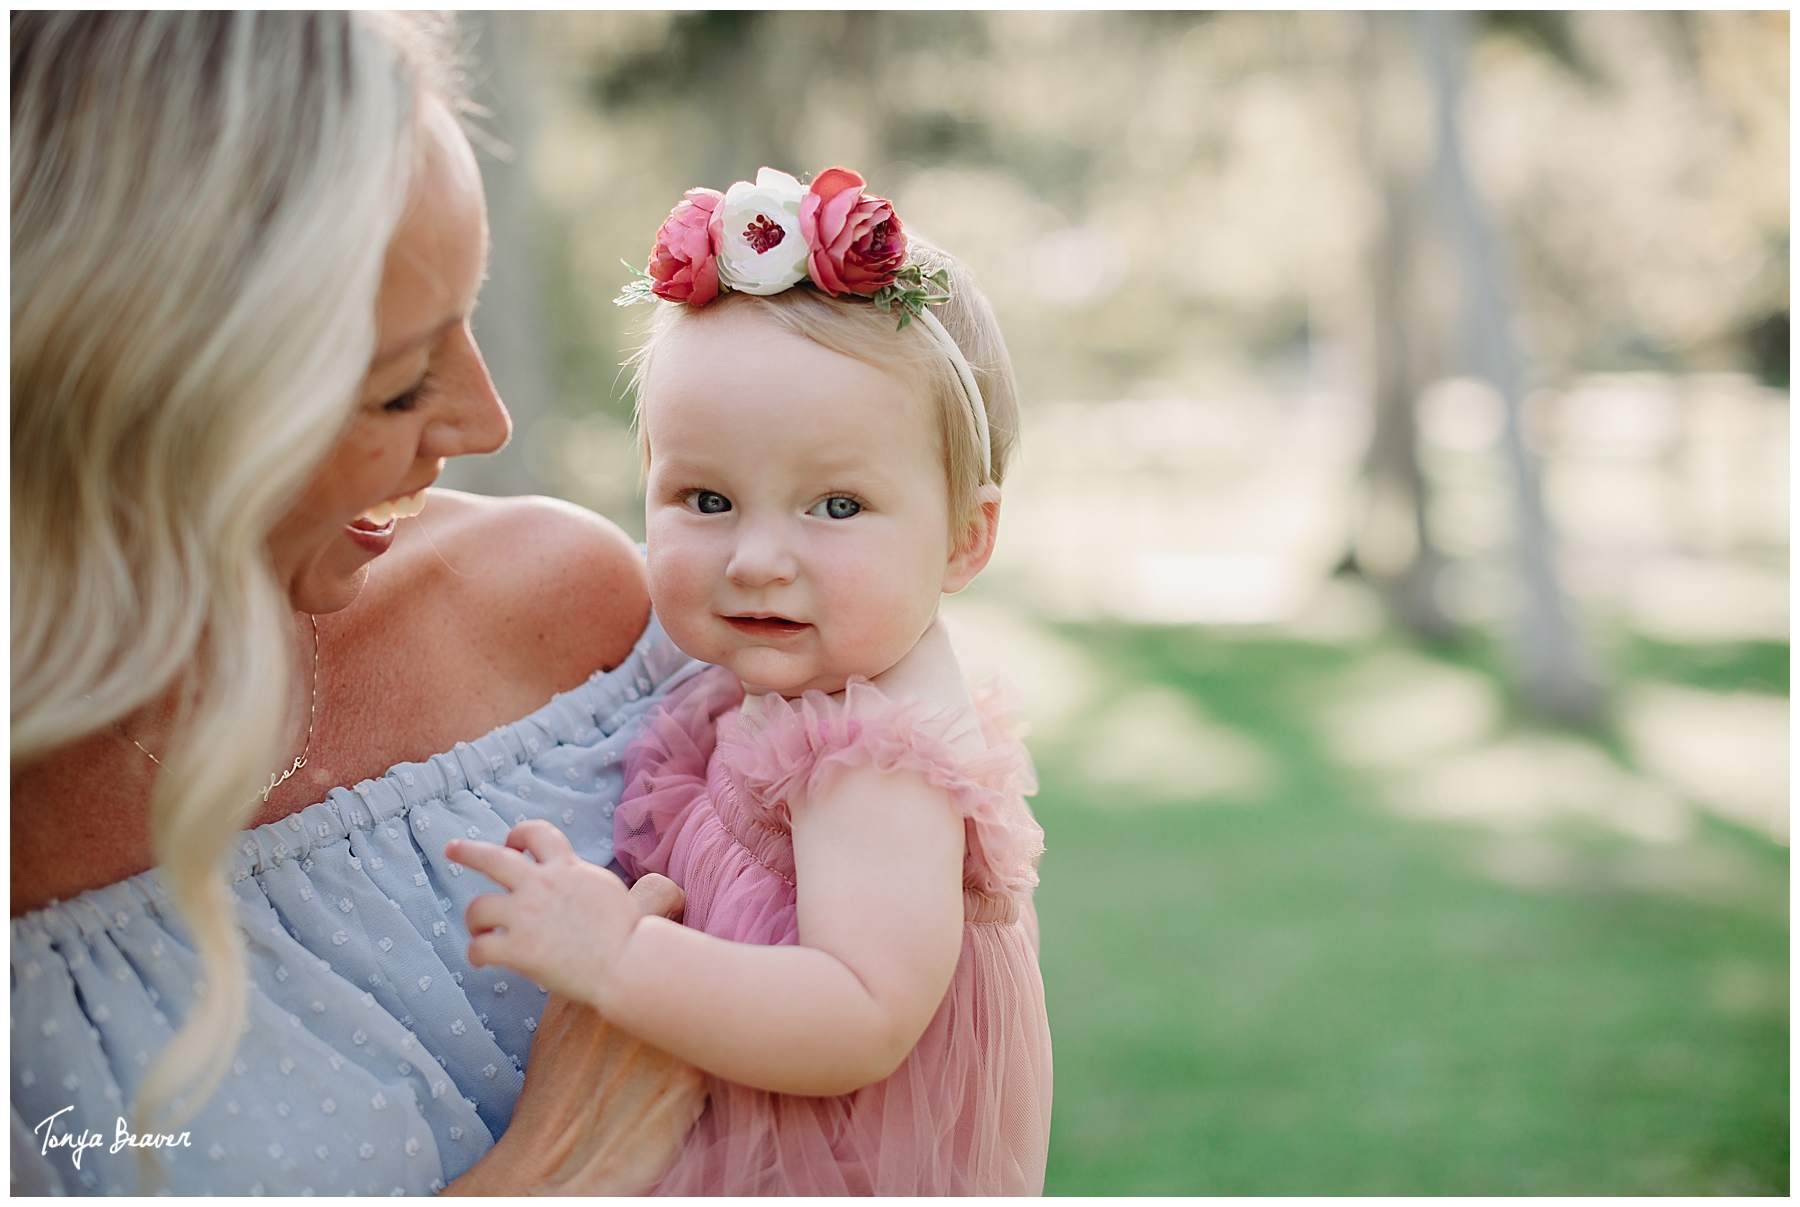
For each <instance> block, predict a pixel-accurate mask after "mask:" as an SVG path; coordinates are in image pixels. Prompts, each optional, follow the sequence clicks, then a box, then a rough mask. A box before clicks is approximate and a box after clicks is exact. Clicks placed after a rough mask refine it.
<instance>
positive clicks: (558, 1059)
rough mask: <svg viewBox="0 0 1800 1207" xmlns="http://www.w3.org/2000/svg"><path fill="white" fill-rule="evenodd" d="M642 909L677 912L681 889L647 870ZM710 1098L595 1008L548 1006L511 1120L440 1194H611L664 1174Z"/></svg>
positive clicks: (671, 1061) (701, 1083) (699, 1083)
mask: <svg viewBox="0 0 1800 1207" xmlns="http://www.w3.org/2000/svg"><path fill="white" fill-rule="evenodd" d="M631 897H632V900H633V901H634V902H636V904H637V906H638V907H639V908H640V909H642V911H643V912H644V914H645V915H646V916H648V915H657V916H661V917H666V918H670V919H677V918H679V917H680V916H681V909H682V902H683V898H682V892H681V889H680V888H678V887H676V885H675V882H674V881H672V880H670V879H668V878H667V877H664V876H658V875H654V874H652V875H648V876H645V877H644V878H643V879H641V880H639V881H638V882H637V883H636V884H635V885H633V886H632V889H631ZM705 1105H706V1085H705V1078H704V1077H703V1076H702V1074H701V1073H700V1071H699V1070H698V1069H696V1068H694V1067H693V1066H692V1065H690V1064H687V1063H685V1062H683V1061H680V1060H677V1059H676V1058H675V1057H673V1056H670V1055H669V1054H668V1053H667V1052H664V1051H662V1050H661V1049H659V1048H653V1047H651V1046H650V1045H648V1044H646V1043H643V1042H642V1041H640V1040H638V1039H635V1038H633V1037H632V1036H630V1035H627V1034H626V1033H625V1032H623V1031H620V1030H618V1029H617V1028H615V1027H614V1026H612V1024H610V1023H608V1022H607V1021H606V1020H605V1019H603V1018H601V1017H600V1015H599V1014H598V1012H596V1011H595V1010H594V1008H593V1007H592V1006H586V1005H582V1004H581V1003H579V1002H571V1001H569V1000H568V999H567V998H564V997H561V996H558V995H555V994H552V995H551V997H550V1000H549V1001H548V1002H546V1003H545V1005H544V1013H543V1016H542V1018H541V1019H540V1020H539V1022H538V1028H537V1034H536V1035H535V1036H534V1037H533V1040H532V1045H531V1060H530V1061H529V1062H528V1063H527V1064H526V1066H525V1088H524V1090H523V1091H522V1092H521V1093H520V1095H519V1101H518V1104H517V1105H516V1106H515V1107H514V1108H513V1116H512V1123H511V1125H510V1126H509V1127H508V1128H507V1129H506V1133H505V1134H504V1135H502V1136H501V1137H500V1139H499V1142H498V1143H496V1144H495V1145H494V1147H493V1148H491V1149H489V1150H488V1152H487V1155H486V1156H484V1157H482V1159H481V1160H480V1161H478V1162H476V1163H475V1165H474V1167H473V1168H472V1169H470V1170H469V1171H468V1172H467V1173H465V1174H464V1175H463V1176H462V1177H460V1178H458V1179H456V1181H454V1182H452V1183H451V1184H450V1187H449V1189H448V1190H446V1191H445V1193H446V1194H480V1195H493V1194H571V1195H572V1194H582V1195H614V1194H629V1193H632V1192H633V1191H639V1190H643V1189H644V1188H646V1187H647V1186H649V1184H650V1183H652V1182H654V1181H655V1180H656V1179H657V1178H658V1177H660V1176H661V1174H662V1172H663V1170H664V1169H665V1168H667V1166H668V1164H669V1159H670V1158H671V1157H673V1156H674V1154H675V1150H676V1148H677V1147H678V1146H679V1145H680V1143H681V1140H682V1138H683V1137H684V1136H686V1135H687V1132H688V1129H689V1128H690V1127H692V1126H693V1123H694V1120H695V1119H697V1118H699V1117H700V1111H701V1110H702V1108H704V1107H705Z"/></svg>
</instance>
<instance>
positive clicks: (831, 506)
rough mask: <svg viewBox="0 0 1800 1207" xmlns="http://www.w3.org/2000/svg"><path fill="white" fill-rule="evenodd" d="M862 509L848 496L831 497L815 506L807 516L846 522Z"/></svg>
mask: <svg viewBox="0 0 1800 1207" xmlns="http://www.w3.org/2000/svg"><path fill="white" fill-rule="evenodd" d="M862 509H863V507H862V504H861V503H858V502H857V501H856V500H855V499H852V498H851V497H850V496H848V495H832V496H831V497H830V498H829V499H826V500H825V501H824V502H822V503H820V504H818V505H816V506H815V507H814V508H813V509H812V511H811V512H810V513H809V514H811V515H816V516H825V517H827V518H829V519H833V520H847V519H849V518H850V517H851V516H853V515H855V514H856V513H857V512H859V511H861V510H862Z"/></svg>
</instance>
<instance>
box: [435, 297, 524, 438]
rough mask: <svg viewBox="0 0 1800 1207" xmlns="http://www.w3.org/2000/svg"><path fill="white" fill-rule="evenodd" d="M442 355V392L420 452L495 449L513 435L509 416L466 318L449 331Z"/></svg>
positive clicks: (440, 369)
mask: <svg viewBox="0 0 1800 1207" xmlns="http://www.w3.org/2000/svg"><path fill="white" fill-rule="evenodd" d="M442 355H443V357H444V360H445V362H446V363H444V364H443V365H442V366H441V367H440V368H439V369H438V371H439V372H440V373H442V375H443V378H444V383H443V388H442V393H441V395H440V402H439V406H438V411H437V415H436V416H435V417H434V421H433V423H432V425H431V427H430V428H429V429H428V431H427V433H426V436H425V443H426V444H427V445H428V446H429V447H426V448H421V449H420V450H419V451H420V453H421V455H424V456H432V457H461V456H465V455H467V454H469V453H492V452H496V451H498V450H499V449H501V448H502V447H504V446H505V444H506V442H507V441H508V440H510V439H512V416H511V415H509V414H507V412H506V404H505V403H504V402H501V401H500V394H499V392H498V391H496V390H495V389H494V379H493V378H492V377H490V376H488V371H487V362H486V361H484V360H482V358H481V349H480V348H479V347H477V346H476V344H475V336H474V333H473V332H471V331H470V330H469V325H468V323H467V321H465V322H464V323H463V325H462V328H461V329H460V330H459V331H456V332H454V333H452V335H451V338H450V340H449V341H447V343H446V345H445V346H444V349H443V353H442Z"/></svg>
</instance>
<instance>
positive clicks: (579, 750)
mask: <svg viewBox="0 0 1800 1207" xmlns="http://www.w3.org/2000/svg"><path fill="white" fill-rule="evenodd" d="M697 669H698V666H697V664H693V663H691V662H689V661H688V660H687V658H686V657H685V656H684V655H682V654H681V653H680V651H678V650H676V649H675V648H674V646H673V645H671V644H670V643H669V642H668V639H667V637H666V636H664V634H663V633H662V630H661V627H660V626H659V625H657V624H656V623H655V622H654V621H652V623H651V626H650V629H649V630H648V631H647V632H646V633H645V635H644V637H643V639H641V640H640V642H639V643H638V647H637V649H636V650H635V651H634V652H633V654H632V656H631V657H630V658H629V659H627V660H626V662H625V663H624V664H623V665H622V666H621V667H620V668H619V669H618V670H616V671H613V672H611V673H609V674H597V675H595V676H594V677H593V678H592V679H590V680H589V681H588V682H587V683H585V684H583V685H582V686H581V687H579V688H577V689H575V690H574V691H572V692H569V693H566V694H565V695H562V696H559V697H557V698H556V699H555V700H553V701H551V702H550V704H548V705H547V706H545V707H544V708H542V709H540V710H539V711H538V712H536V713H533V714H532V715H531V716H530V717H527V718H525V719H524V720H522V721H518V722H515V723H514V724H512V725H508V726H503V727H502V728H500V729H498V730H495V731H494V732H493V733H491V734H488V735H487V736H485V737H483V738H481V739H480V740H478V741H476V742H473V743H468V744H464V745H459V746H457V747H456V748H455V749H454V750H451V751H448V752H446V753H444V754H440V755H436V756H434V757H432V758H431V759H428V760H426V761H425V762H423V763H414V764H407V765H404V766H401V767H396V768H394V769H393V770H392V771H390V772H389V773H388V774H387V775H385V776H383V777H381V778H380V779H376V780H370V781H367V782H365V783H362V784H358V785H356V787H355V788H354V789H344V788H339V789H334V790H333V791H332V792H331V794H330V796H329V797H328V798H327V799H326V800H324V801H322V802H320V803H319V804H316V805H313V806H310V807H309V808H307V809H304V810H302V811H301V812H300V813H298V814H295V815H294V816H292V817H290V818H286V819H283V820H281V821H277V822H275V823H273V824H271V825H267V826H262V827H259V828H258V829H256V830H252V831H247V832H245V834H244V835H243V837H242V838H241V839H240V840H239V843H238V845H237V847H235V848H234V859H235V866H234V868H233V869H232V877H231V879H232V881H233V883H234V884H235V892H236V896H237V901H238V910H239V923H240V925H241V927H242V929H243V931H244V933H245V935H246V943H247V947H248V956H249V968H250V975H251V979H252V989H251V995H250V1018H249V1025H248V1027H247V1029H246V1031H245V1033H244V1035H243V1037H242V1039H241V1042H240V1044H239V1048H238V1051H237V1053H236V1055H235V1057H234V1059H233V1062H232V1065H231V1068H230V1071H229V1073H228V1074H227V1076H226V1078H225V1082H224V1084H223V1085H222V1086H221V1088H220V1090H219V1091H218V1092H216V1093H215V1094H214V1095H213V1096H212V1098H211V1099H209V1100H208V1101H207V1102H206V1103H205V1104H204V1105H203V1106H202V1107H201V1108H200V1111H199V1113H198V1114H197V1115H196V1116H195V1117H194V1119H193V1120H192V1121H191V1122H190V1123H188V1124H186V1125H185V1126H186V1127H187V1129H188V1130H189V1132H190V1133H191V1135H192V1140H193V1143H192V1146H191V1147H189V1148H186V1149H182V1148H172V1149H163V1150H160V1151H159V1160H160V1161H161V1164H162V1167H163V1170H164V1173H165V1176H166V1178H167V1180H168V1185H169V1187H170V1189H171V1190H173V1191H174V1192H175V1193H177V1194H265V1193H266V1194H294V1195H299V1194H312V1193H319V1194H346V1193H355V1194H388V1193H408V1194H429V1193H434V1192H435V1191H436V1190H438V1189H441V1188H442V1187H443V1186H444V1185H445V1184H447V1183H448V1182H449V1181H451V1180H453V1179H455V1178H456V1177H457V1176H458V1175H459V1174H461V1173H463V1172H464V1171H465V1170H467V1169H468V1168H469V1166H470V1165H472V1164H473V1163H474V1162H475V1160H476V1159H477V1158H479V1157H480V1156H481V1154H482V1153H484V1152H486V1151H487V1149H488V1148H489V1147H490V1146H491V1144H492V1142H493V1137H494V1136H496V1135H498V1134H499V1133H500V1132H501V1131H502V1130H504V1129H505V1127H506V1124H507V1122H508V1120H509V1119H510V1118H511V1115H512V1107H513V1103H514V1101H515V1100H516V1098H517V1097H518V1093H519V1087H520V1085H521V1084H522V1083H523V1075H522V1073H521V1071H520V1070H521V1067H522V1064H523V1062H524V1061H525V1060H528V1059H529V1054H530V1049H531V1037H532V1033H533V1032H534V1031H535V1030H536V1026H537V1017H536V1016H537V1013H538V1011H539V1010H540V1009H541V1006H540V1005H539V1004H538V1003H540V1002H541V1001H542V998H541V997H536V996H532V995H526V996H521V995H520V994H518V993H509V992H508V989H509V974H508V973H507V972H506V971H505V970H504V969H499V968H483V969H477V968H474V967H472V966H471V965H470V964H469V963H468V959H467V946H468V933H467V931H466V930H465V929H464V927H463V922H462V916H463V910H464V908H465V907H466V906H467V905H468V903H469V901H470V900H471V899H472V898H473V897H475V896H477V895H479V894H480V893H482V892H485V891H489V890H490V889H491V888H492V885H491V884H490V883H489V882H488V881H487V880H486V878H485V877H482V876H480V875H477V874H474V873H470V874H469V875H467V876H461V875H459V874H458V873H460V872H461V871H462V870H463V869H462V868H461V867H460V865H455V864H450V863H449V862H448V861H447V860H445V859H444V857H443V838H445V837H449V836H451V835H462V834H468V835H472V836H475V837H480V838H485V839H488V840H490V841H501V840H503V839H504V837H505V834H506V831H507V830H508V828H510V826H511V825H512V824H513V822H514V819H516V818H518V817H520V816H524V817H533V818H545V819H550V820H554V821H560V822H561V824H562V828H563V829H564V830H565V831H566V832H567V833H568V834H569V837H570V840H571V841H572V842H573V843H574V845H575V849H576V850H577V851H578V852H579V853H581V855H582V856H583V857H584V858H587V859H590V860H593V861H595V862H599V863H605V862H609V861H610V860H611V857H612V810H613V806H614V804H615V803H616V802H617V799H618V795H619V791H620V789H621V787H622V784H621V783H620V767H621V763H622V760H623V756H624V750H625V746H626V745H627V743H628V742H629V741H630V739H631V737H632V736H633V735H634V734H635V732H636V730H637V728H638V725H639V724H640V723H641V721H642V718H643V716H644V714H645V713H646V712H647V711H649V709H650V708H651V707H653V705H654V702H655V701H656V700H657V699H659V698H660V697H661V695H662V694H663V692H665V691H666V690H667V689H668V688H669V687H672V686H673V685H674V684H675V683H677V682H680V681H683V680H685V679H686V678H687V677H688V675H689V674H691V673H692V672H693V671H694V670H697ZM640 683H644V684H655V685H656V686H657V688H658V690H657V691H655V692H654V693H651V694H650V695H648V696H646V697H645V698H644V699H643V700H642V701H641V702H639V703H638V704H636V705H632V704H630V703H629V702H628V701H627V700H626V692H627V690H628V689H629V690H639V691H641V688H637V687H636V686H635V685H637V684H640ZM578 735H580V736H579V737H578ZM327 954H329V957H330V958H329V959H326V958H324V957H325V956H326V955H327ZM12 959H13V995H12V1017H13V1025H14V1028H15V1030H14V1036H15V1042H14V1045H13V1062H12V1071H13V1098H12V1101H13V1112H14V1124H15V1134H17V1132H18V1130H19V1127H20V1125H21V1123H22V1125H23V1129H24V1131H25V1134H26V1135H27V1136H29V1134H30V1129H31V1128H32V1126H33V1125H35V1124H36V1123H38V1121H40V1120H41V1119H43V1118H45V1117H46V1116H47V1115H49V1114H51V1113H52V1112H55V1111H57V1110H60V1109H61V1108H63V1107H65V1106H68V1107H71V1108H72V1109H71V1110H70V1111H69V1112H68V1113H67V1114H66V1115H63V1116H61V1117H60V1118H59V1126H60V1125H62V1124H67V1128H68V1129H73V1128H76V1127H86V1128H89V1129H91V1130H97V1131H101V1132H104V1133H105V1134H106V1135H107V1137H108V1138H109V1140H110V1137H111V1135H112V1122H113V1119H114V1117H115V1116H116V1115H117V1114H119V1110H118V1109H117V1104H118V1103H119V1102H128V1101H130V1100H131V1098H132V1096H133V1095H135V1093H136V1091H137V1088H138V1086H139V1084H140V1083H141V1081H142V1079H143V1076H144V1073H145V1071H146V1069H147V1067H148V1065H149V1063H150V1062H151V1060H152V1058H153V1055H154V1053H155V1052H157V1051H158V1050H160V1049H161V1047H162V1046H163V1045H164V1044H166V1043H167V1042H168V1039H169V1037H170V1035H172V1034H173V1031H174V1029H175V1028H176V1027H177V1026H179V1024H180V1022H181V1020H182V1019H183V1018H185V1017H186V1016H187V1013H188V1010H189V1009H190V1008H191V1006H192V1004H193V1000H194V995H195V991H196V981H197V974H198V971H199V967H198V961H197V958H196V957H195V955H194V953H193V951H192V949H191V947H190V946H189V944H188V940H187V937H186V932H185V930H184V929H183V928H182V926H181V924H180V921H179V919H178V918H177V917H176V916H175V915H174V914H173V912H172V911H171V910H170V909H169V907H168V900H167V894H166V891H165V890H164V889H163V887H162V884H161V881H160V878H159V877H158V875H157V874H156V873H154V872H151V873H146V874H144V875H142V876H137V877H133V878H131V879H129V880H126V881H122V882H120V883H118V884H114V885H109V886H107V887H106V888H102V889H96V890H94V891H92V892H88V893H84V894H82V895H81V896H79V897H77V898H75V899H74V900H71V901H67V902H62V903H59V904H54V905H52V906H50V907H48V908H46V909H43V910H39V911H37V912H35V913H31V914H27V915H24V916H23V917H20V918H15V919H14V920H13V956H12ZM478 1007H479V1008H478ZM471 1020H479V1025H475V1024H474V1023H473V1022H472V1021H471ZM26 1027H29V1028H30V1029H31V1031H32V1033H33V1036H34V1039H33V1041H32V1042H31V1043H30V1044H24V1043H21V1042H18V1040H19V1036H20V1034H21V1032H22V1030H23V1029H24V1028H26ZM421 1047H422V1048H423V1049H424V1052H425V1057H424V1058H421V1057H420V1056H418V1055H417V1051H418V1049H419V1048H421ZM106 1148H107V1146H105V1145H103V1146H101V1147H99V1148H90V1149H88V1150H87V1151H86V1152H85V1153H84V1154H83V1159H82V1168H81V1170H80V1171H77V1170H75V1169H74V1167H73V1164H72V1162H71V1161H70V1160H69V1158H68V1155H67V1150H61V1151H59V1150H54V1149H53V1150H51V1152H50V1153H49V1154H48V1155H43V1154H40V1153H38V1152H37V1151H36V1149H35V1148H32V1149H29V1150H27V1151H26V1152H25V1154H24V1156H23V1157H22V1156H21V1150H20V1147H19V1146H17V1145H15V1147H14V1167H13V1178H14V1186H15V1188H16V1189H21V1190H24V1191H26V1192H28V1193H55V1192H59V1191H61V1192H68V1193H76V1194H81V1193H101V1192H106V1191H109V1190H116V1192H118V1193H133V1192H135V1191H136V1190H137V1188H138V1186H137V1174H136V1171H135V1168H134V1167H133V1162H134V1156H133V1153H132V1150H130V1149H124V1150H122V1151H121V1152H120V1153H118V1154H109V1153H108V1152H107V1151H106ZM27 1158H28V1159H27Z"/></svg>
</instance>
